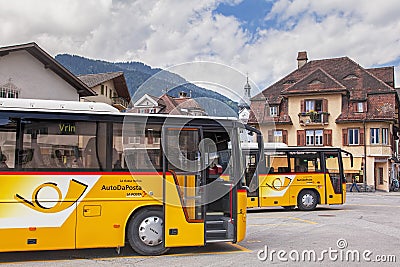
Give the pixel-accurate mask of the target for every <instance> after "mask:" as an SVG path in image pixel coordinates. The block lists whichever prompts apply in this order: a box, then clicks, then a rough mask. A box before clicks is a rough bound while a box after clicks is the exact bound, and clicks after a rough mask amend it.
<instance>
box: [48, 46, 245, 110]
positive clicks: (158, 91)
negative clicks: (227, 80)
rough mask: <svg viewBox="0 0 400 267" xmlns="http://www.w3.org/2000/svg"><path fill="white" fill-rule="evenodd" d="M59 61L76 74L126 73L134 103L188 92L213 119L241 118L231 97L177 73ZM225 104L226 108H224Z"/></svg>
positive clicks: (140, 66) (68, 57)
mask: <svg viewBox="0 0 400 267" xmlns="http://www.w3.org/2000/svg"><path fill="white" fill-rule="evenodd" d="M55 59H56V60H57V61H58V62H59V63H61V64H62V65H63V66H64V67H66V68H67V69H68V70H69V71H71V72H72V73H73V74H75V75H84V74H94V73H105V72H117V71H122V72H124V76H125V79H126V83H127V86H128V89H129V92H130V94H131V96H132V99H133V101H135V100H137V99H139V98H140V97H141V96H143V94H145V93H147V94H150V95H153V96H161V95H162V94H163V93H164V92H165V91H166V90H167V91H168V94H169V95H171V96H177V95H178V93H179V92H180V91H185V92H186V93H188V94H191V96H192V97H193V98H195V99H196V101H198V102H199V103H200V104H201V105H202V106H203V108H204V109H205V110H206V112H207V113H208V114H209V115H210V116H237V111H238V107H237V103H236V102H233V101H232V100H230V99H229V98H227V97H225V96H223V95H221V94H219V93H217V92H214V91H211V90H208V89H205V88H202V87H199V86H196V85H194V84H192V83H189V82H187V81H186V80H185V79H183V78H182V77H181V76H179V75H177V74H175V73H171V72H168V71H163V72H160V71H162V70H161V69H158V68H151V67H150V66H147V65H145V64H143V63H141V62H117V63H112V62H107V61H101V60H93V59H88V58H84V57H80V56H76V55H69V54H60V55H57V56H56V57H55ZM149 78H151V79H150V80H149ZM139 88H140V90H139V91H138V89H139ZM221 102H222V103H223V104H222V103H221ZM224 104H225V105H226V107H225V108H221V107H222V106H224Z"/></svg>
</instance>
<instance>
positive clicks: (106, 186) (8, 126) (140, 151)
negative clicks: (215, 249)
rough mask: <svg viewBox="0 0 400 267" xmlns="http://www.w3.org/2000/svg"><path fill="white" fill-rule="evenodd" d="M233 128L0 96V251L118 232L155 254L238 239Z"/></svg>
mask: <svg viewBox="0 0 400 267" xmlns="http://www.w3.org/2000/svg"><path fill="white" fill-rule="evenodd" d="M241 128H243V126H242V125H241V124H240V123H239V122H238V121H237V119H234V118H212V117H189V116H186V117H179V116H167V115H157V114H147V115H146V114H133V113H120V112H118V111H117V110H116V109H114V108H113V107H111V106H109V105H106V104H101V103H89V102H72V101H70V102H69V101H47V100H28V99H0V159H1V165H0V166H1V168H0V236H1V238H0V251H1V252H6V251H32V250H59V249H83V248H100V247H110V248H112V247H114V248H116V249H117V250H118V251H119V249H120V248H121V247H123V246H125V244H126V243H127V244H129V245H130V246H131V247H132V248H133V249H134V250H135V251H136V252H138V253H139V254H143V255H160V254H163V253H165V252H166V251H167V250H168V249H169V248H171V247H183V246H205V245H206V244H209V243H215V242H234V243H235V242H239V241H241V240H243V238H244V236H245V228H246V189H245V188H244V187H243V184H242V177H243V172H244V168H243V166H244V164H243V161H242V153H241V150H240V149H241V148H240V145H239V137H238V136H239V134H238V132H239V129H241ZM228 146H229V149H228Z"/></svg>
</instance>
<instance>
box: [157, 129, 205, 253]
mask: <svg viewBox="0 0 400 267" xmlns="http://www.w3.org/2000/svg"><path fill="white" fill-rule="evenodd" d="M201 138H202V131H201V129H200V128H193V127H192V128H185V127H184V128H178V127H177V128H172V127H165V128H164V131H163V152H164V164H163V174H164V191H163V198H164V229H165V233H164V235H165V247H178V246H199V245H204V240H205V238H204V229H205V228H204V218H205V210H204V205H203V204H202V203H203V202H204V201H203V195H204V194H203V193H204V192H202V188H201V186H202V185H204V184H205V175H204V170H202V169H204V168H202V166H203V165H204V164H203V162H202V159H201V153H200V149H199V146H200V140H201Z"/></svg>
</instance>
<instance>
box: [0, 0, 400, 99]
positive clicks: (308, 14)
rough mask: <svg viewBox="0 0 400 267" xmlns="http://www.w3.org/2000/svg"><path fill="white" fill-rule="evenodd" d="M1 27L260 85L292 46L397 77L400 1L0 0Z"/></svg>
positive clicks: (71, 49)
mask: <svg viewBox="0 0 400 267" xmlns="http://www.w3.org/2000/svg"><path fill="white" fill-rule="evenodd" d="M0 25H1V26H0V46H8V45H14V44H20V43H27V42H36V43H37V44H38V45H39V46H40V47H42V48H43V49H44V50H45V51H47V52H48V53H50V54H51V55H53V56H55V55H57V54H59V53H70V54H75V55H80V56H84V57H89V58H92V59H102V60H107V61H113V62H114V61H141V62H143V63H145V64H148V65H150V66H152V67H161V68H166V67H169V66H173V65H176V64H182V63H186V62H193V61H211V62H217V63H220V64H221V63H222V64H225V65H227V66H229V67H232V68H234V69H236V70H237V71H239V72H241V73H247V72H248V73H249V78H250V79H251V80H252V81H254V82H255V83H256V84H257V85H258V86H259V88H260V89H263V88H265V87H267V86H269V85H271V84H272V83H274V82H276V81H277V80H278V79H280V78H282V77H283V76H285V75H287V74H288V73H290V72H291V71H293V70H294V69H295V68H296V67H297V62H296V57H297V52H298V51H307V52H308V58H309V60H313V59H322V58H331V57H342V56H348V57H350V58H351V59H353V60H354V61H356V62H357V63H359V64H360V65H361V66H363V67H365V68H369V67H378V66H395V75H396V82H397V83H400V73H399V72H400V4H399V2H398V0H368V1H366V0H336V1H334V0H324V1H322V0H276V1H272V0H271V1H270V0H244V1H241V0H201V1H199V0H184V1H182V0H132V1H129V0H116V1H111V0H84V1H80V0H57V1H54V0H37V1H33V0H31V1H29V0H25V1H24V0H12V1H9V0H0ZM244 82H245V80H244V78H243V84H240V85H238V88H235V90H241V89H242V88H243V85H244ZM397 83H396V86H397V87H400V86H398V85H397ZM255 93H257V92H256V90H254V91H253V92H252V95H254V94H255Z"/></svg>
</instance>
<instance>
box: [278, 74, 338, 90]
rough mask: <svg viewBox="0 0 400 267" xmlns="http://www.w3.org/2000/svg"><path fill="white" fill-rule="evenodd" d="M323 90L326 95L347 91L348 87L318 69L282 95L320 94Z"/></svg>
mask: <svg viewBox="0 0 400 267" xmlns="http://www.w3.org/2000/svg"><path fill="white" fill-rule="evenodd" d="M321 90H323V91H324V92H326V93H328V92H344V91H346V87H344V86H343V85H342V84H340V83H339V82H338V81H337V80H335V78H333V77H332V76H330V75H329V74H328V73H326V72H325V71H324V70H323V69H321V68H317V69H316V70H315V71H313V72H311V73H310V74H309V75H307V76H306V77H304V78H303V79H301V80H300V81H298V82H296V83H294V84H293V85H292V86H290V87H288V88H286V89H284V90H283V91H282V92H281V94H283V95H285V94H313V93H318V92H320V91H321Z"/></svg>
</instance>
